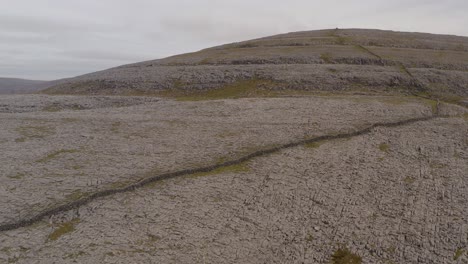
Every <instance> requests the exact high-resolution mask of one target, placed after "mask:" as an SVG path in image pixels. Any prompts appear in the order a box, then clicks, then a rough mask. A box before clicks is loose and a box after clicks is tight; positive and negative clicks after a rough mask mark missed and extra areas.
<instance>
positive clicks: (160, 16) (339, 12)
mask: <svg viewBox="0 0 468 264" xmlns="http://www.w3.org/2000/svg"><path fill="white" fill-rule="evenodd" d="M0 6H1V9H0V76H1V77H19V78H29V79H57V78H63V77H72V76H76V75H80V74H84V73H88V72H93V71H96V70H102V69H106V68H109V67H113V66H118V65H121V64H126V63H132V62H138V61H142V60H151V59H157V58H162V57H167V56H169V55H174V54H179V53H184V52H190V51H196V50H199V49H202V48H207V47H210V46H214V45H219V44H223V43H230V42H235V41H241V40H247V39H252V38H257V37H263V36H268V35H273V34H279V33H286V32H291V31H300V30H315V29H325V28H335V27H339V28H378V29H391V30H399V31H418V32H430V33H444V34H455V35H463V36H468V15H467V14H468V1H467V0H444V1H441V0H392V1H388V0H359V1H354V0H346V1H345V0H326V1H323V0H321V1H315V0H281V1H279V0H229V1H228V0H191V1H189V0H167V1H160V0H0Z"/></svg>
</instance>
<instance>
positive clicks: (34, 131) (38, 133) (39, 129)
mask: <svg viewBox="0 0 468 264" xmlns="http://www.w3.org/2000/svg"><path fill="white" fill-rule="evenodd" d="M16 132H17V133H18V134H20V135H21V136H22V137H21V138H18V139H16V140H15V141H16V142H24V141H26V140H27V139H37V138H39V139H40V138H45V137H47V136H52V135H54V134H55V130H54V129H53V128H50V127H47V126H20V127H17V128H16Z"/></svg>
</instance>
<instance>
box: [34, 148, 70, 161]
mask: <svg viewBox="0 0 468 264" xmlns="http://www.w3.org/2000/svg"><path fill="white" fill-rule="evenodd" d="M78 151H79V150H77V149H60V150H57V151H54V152H52V153H50V154H48V155H47V156H45V157H44V158H42V159H38V160H36V162H39V163H46V162H49V161H50V160H52V159H55V158H57V157H58V156H59V155H62V154H66V153H76V152H78Z"/></svg>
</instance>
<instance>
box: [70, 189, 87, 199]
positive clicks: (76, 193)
mask: <svg viewBox="0 0 468 264" xmlns="http://www.w3.org/2000/svg"><path fill="white" fill-rule="evenodd" d="M85 196H86V193H83V192H82V191H81V190H75V191H73V192H72V193H70V194H68V195H66V196H65V199H66V200H67V201H76V200H79V199H81V198H83V197H85Z"/></svg>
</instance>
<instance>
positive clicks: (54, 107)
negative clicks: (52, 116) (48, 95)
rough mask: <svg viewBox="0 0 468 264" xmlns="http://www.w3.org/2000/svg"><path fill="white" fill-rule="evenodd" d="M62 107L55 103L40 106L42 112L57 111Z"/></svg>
mask: <svg viewBox="0 0 468 264" xmlns="http://www.w3.org/2000/svg"><path fill="white" fill-rule="evenodd" d="M60 110H62V108H61V107H60V106H58V105H56V104H51V105H47V106H45V107H43V108H42V111H44V112H59V111H60Z"/></svg>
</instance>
